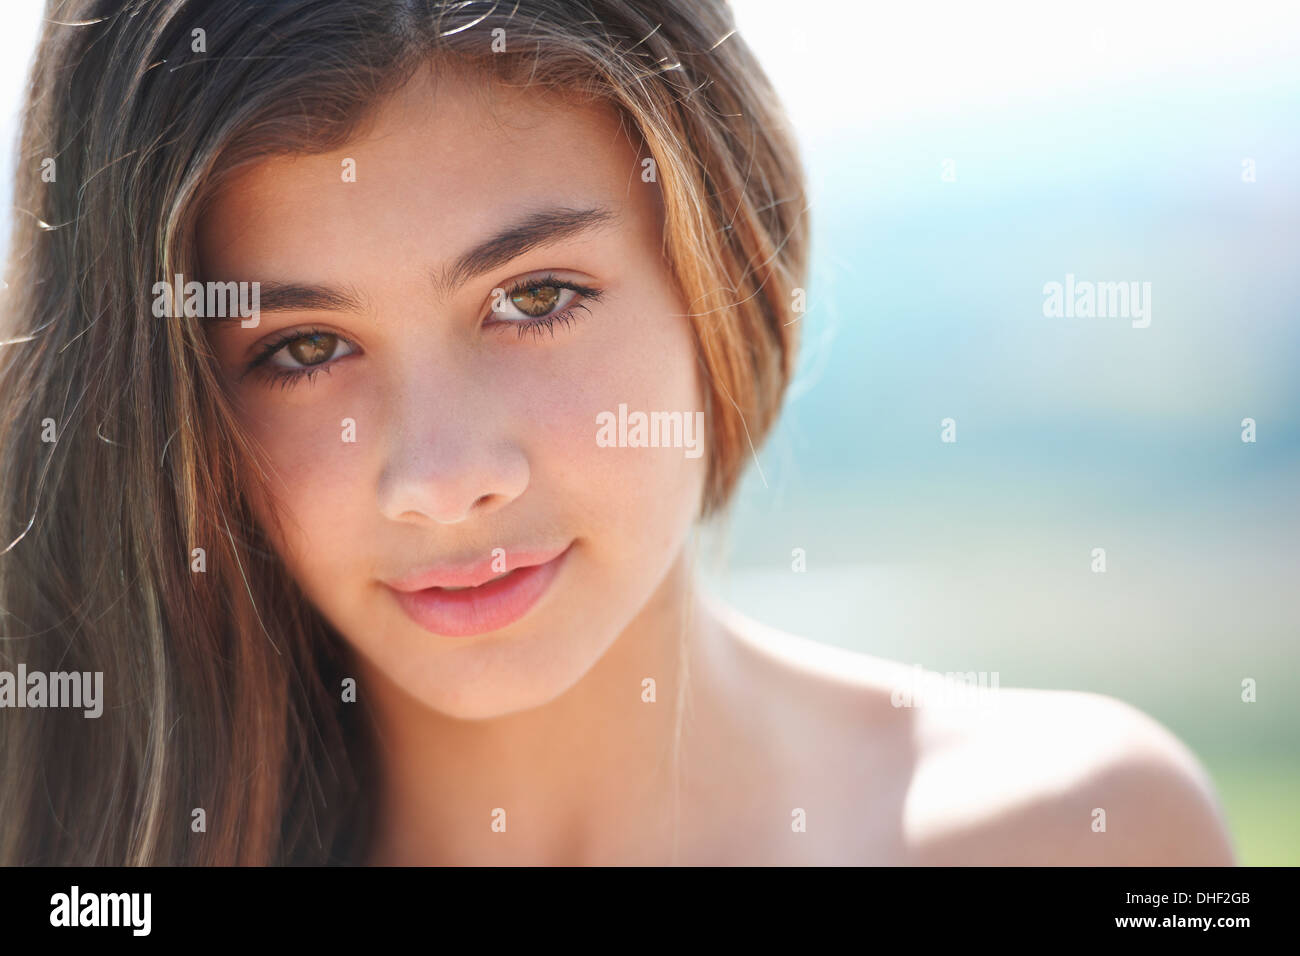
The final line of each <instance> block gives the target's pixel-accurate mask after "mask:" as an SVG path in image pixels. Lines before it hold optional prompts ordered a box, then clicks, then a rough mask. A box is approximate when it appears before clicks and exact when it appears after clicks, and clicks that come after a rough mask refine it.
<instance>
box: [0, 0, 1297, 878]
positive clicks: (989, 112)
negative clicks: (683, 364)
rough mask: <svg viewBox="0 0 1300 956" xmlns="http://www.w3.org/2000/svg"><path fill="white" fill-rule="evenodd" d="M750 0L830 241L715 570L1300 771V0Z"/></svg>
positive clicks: (22, 63) (787, 601) (22, 56)
mask: <svg viewBox="0 0 1300 956" xmlns="http://www.w3.org/2000/svg"><path fill="white" fill-rule="evenodd" d="M24 7H25V5H20V4H16V3H15V4H10V5H9V6H8V7H7V8H6V14H7V23H6V27H7V28H6V30H5V32H4V33H3V35H0V47H2V50H0V52H2V53H3V55H2V56H0V70H3V71H4V75H3V77H0V115H2V117H3V119H4V120H5V121H6V125H5V126H4V127H2V128H0V134H3V136H4V139H5V141H6V142H10V141H11V139H12V129H13V127H12V123H11V122H9V121H11V119H12V115H13V111H14V108H15V106H16V103H17V96H18V94H19V92H20V87H21V84H22V79H23V75H24V70H25V69H26V63H27V58H28V55H29V50H30V45H31V42H32V37H33V35H34V34H33V30H34V28H35V25H36V20H37V16H36V11H37V5H36V4H34V3H33V4H32V5H31V6H30V7H29V8H26V9H25V8H24ZM734 7H735V9H736V12H737V20H738V24H739V27H740V30H741V33H742V35H743V36H744V37H745V39H746V41H747V42H749V43H750V45H751V46H752V47H753V48H754V49H755V50H756V52H757V53H758V56H759V58H760V60H761V61H762V63H763V64H764V66H765V68H766V69H767V71H768V72H769V74H770V76H771V77H772V79H773V81H774V83H775V85H776V87H777V89H778V92H779V94H780V95H781V97H782V99H783V101H784V102H785V103H786V105H787V109H788V111H789V113H790V115H791V118H792V120H793V123H794V125H795V127H796V129H797V131H798V133H799V136H800V140H801V143H802V149H803V151H804V159H805V162H806V165H807V167H808V172H809V179H810V185H811V190H812V212H811V215H812V222H813V230H814V265H813V275H812V278H811V281H810V283H809V288H808V291H809V312H808V313H807V314H806V315H805V317H804V319H803V320H802V324H803V336H804V347H803V352H802V356H801V362H800V372H799V376H798V379H797V381H796V382H795V385H794V387H793V389H792V392H791V395H790V400H789V403H788V406H787V411H786V414H785V417H784V418H783V420H782V423H781V425H780V427H779V429H778V430H777V432H776V433H775V434H774V435H773V437H772V439H771V441H770V442H769V444H768V445H767V447H765V448H764V450H763V452H762V454H761V456H760V460H761V463H762V475H761V477H760V475H759V472H758V471H757V470H756V469H753V470H751V473H750V474H749V475H748V477H747V479H746V481H745V484H744V486H743V489H742V494H741V495H740V498H739V501H738V502H737V507H736V510H735V513H734V515H733V517H732V520H731V522H730V527H729V535H728V537H727V538H726V539H725V540H723V541H722V543H721V546H720V547H722V548H724V549H726V548H729V549H730V558H731V560H730V570H729V571H726V572H721V571H720V572H716V573H714V575H713V581H714V586H715V587H716V588H718V589H719V590H721V591H723V592H724V593H726V594H727V595H728V596H730V597H731V598H732V599H733V600H734V601H735V602H736V603H737V604H738V605H739V606H740V607H741V608H742V609H743V610H746V611H747V612H749V613H751V614H753V615H754V616H757V617H759V618H761V619H763V620H766V621H767V622H769V623H771V624H773V625H775V626H778V627H785V628H787V629H789V630H792V631H795V632H798V633H802V634H806V635H809V636H812V637H816V638H818V639H821V640H825V641H828V642H831V643H835V644H841V645H844V646H850V647H855V648H859V649H862V650H865V651H868V652H870V653H874V654H878V655H881V656H886V657H892V658H895V659H897V660H900V661H903V662H905V663H907V664H909V665H911V664H921V665H923V666H925V667H929V668H933V669H937V670H940V671H945V670H951V671H971V670H974V671H990V672H991V671H997V672H999V674H1000V681H1001V685H1002V686H1047V687H1069V688H1076V689H1087V690H1096V691H1101V692H1105V693H1110V694H1114V695H1116V696H1120V697H1122V698H1124V699H1126V700H1129V701H1131V702H1133V703H1135V704H1137V705H1138V706H1141V707H1143V709H1145V710H1148V711H1149V712H1151V713H1153V714H1154V715H1155V716H1157V717H1158V718H1159V719H1161V720H1162V721H1164V722H1165V723H1166V724H1168V725H1170V726H1171V727H1172V728H1173V729H1174V730H1175V731H1177V732H1178V733H1179V734H1180V735H1182V736H1184V738H1185V739H1187V740H1188V741H1189V742H1190V743H1191V744H1192V746H1193V747H1194V748H1195V749H1196V750H1197V752H1198V753H1200V754H1201V755H1202V756H1203V757H1204V758H1205V759H1206V760H1207V762H1209V763H1210V765H1211V767H1212V770H1216V772H1217V771H1220V770H1221V775H1223V776H1225V777H1226V775H1228V774H1229V773H1230V772H1231V767H1232V766H1235V765H1233V764H1232V763H1231V762H1232V761H1238V762H1240V761H1246V762H1247V763H1248V764H1249V767H1248V769H1249V771H1250V773H1252V774H1254V776H1252V777H1251V778H1250V779H1251V781H1252V782H1251V783H1250V784H1249V788H1250V789H1251V790H1252V792H1259V789H1258V788H1259V787H1262V786H1264V784H1261V783H1258V781H1257V779H1256V778H1257V777H1259V774H1261V773H1263V772H1264V770H1263V769H1261V768H1272V769H1271V770H1270V771H1269V772H1279V768H1280V772H1282V773H1284V774H1289V775H1290V776H1288V777H1286V780H1287V781H1289V782H1284V783H1281V784H1275V790H1276V792H1275V796H1276V797H1277V800H1276V801H1275V803H1274V805H1275V806H1276V805H1281V804H1283V803H1287V802H1288V801H1289V805H1290V806H1291V807H1292V809H1294V807H1295V806H1296V805H1300V792H1298V791H1297V789H1296V785H1297V781H1300V756H1298V755H1300V740H1297V735H1298V733H1300V730H1298V728H1300V652H1298V651H1297V647H1298V646H1300V642H1298V641H1297V638H1298V637H1300V598H1298V597H1297V577H1298V573H1300V543H1298V542H1300V507H1298V505H1297V502H1298V501H1300V498H1298V496H1297V481H1298V479H1300V415H1298V414H1297V412H1298V406H1297V397H1298V390H1297V381H1296V374H1295V370H1296V368H1297V363H1298V360H1300V325H1298V324H1297V321H1296V320H1297V311H1298V306H1300V268H1297V266H1296V259H1297V251H1298V250H1300V242H1298V240H1300V217H1298V213H1300V4H1297V3H1292V2H1288V3H1274V2H1262V3H1253V4H1245V5H1233V4H1227V3H1222V4H1213V5H1211V4H1196V3H1132V2H1124V3H1117V2H1088V3H1079V4H1069V5H1064V4H1056V3H1019V4H1009V3H992V4H969V3H952V4H932V3H904V4H881V3H874V2H857V0H853V2H845V3H836V2H830V0H805V2H802V3H798V4H790V3H788V2H784V0H736V2H735V3H734ZM25 18H26V19H25ZM1247 159H1249V160H1253V163H1254V168H1255V177H1256V181H1255V182H1249V183H1248V182H1243V179H1242V168H1243V167H1242V164H1243V160H1247ZM945 160H951V165H950V166H949V167H948V168H949V169H951V170H952V172H953V173H955V178H954V179H953V181H944V178H943V172H944V169H945V165H944V163H945ZM3 164H4V165H3V167H0V175H2V178H3V180H4V188H5V189H8V188H9V179H10V177H11V173H12V166H11V153H10V151H8V150H6V152H5V153H4V155H3ZM0 241H3V240H0ZM1067 274H1073V275H1074V276H1076V277H1077V278H1078V279H1080V280H1090V281H1097V282H1110V281H1138V282H1149V283H1151V289H1152V293H1151V324H1150V327H1149V328H1145V329H1136V328H1133V327H1132V326H1131V323H1130V322H1129V321H1128V320H1127V319H1121V318H1091V319H1089V318H1071V319H1065V318H1046V317H1044V315H1043V308H1042V305H1043V292H1042V290H1043V286H1044V284H1045V283H1048V282H1053V281H1056V282H1064V281H1065V277H1066V275H1067ZM949 417H951V418H953V419H955V420H956V422H957V437H958V440H957V442H956V443H955V444H944V443H941V442H940V435H939V428H940V421H941V419H944V418H949ZM1245 417H1251V418H1254V419H1255V420H1256V421H1257V423H1258V426H1257V428H1258V441H1257V442H1256V443H1254V444H1245V443H1243V442H1242V441H1241V439H1240V435H1241V427H1240V423H1241V420H1242V419H1243V418H1245ZM1096 547H1104V548H1105V549H1106V552H1107V566H1108V567H1107V571H1106V573H1105V574H1095V573H1093V572H1092V571H1091V560H1092V559H1091V553H1092V549H1093V548H1096ZM794 548H802V549H804V550H805V552H806V555H807V571H806V572H803V573H796V572H794V571H792V569H791V560H792V559H791V552H792V550H793V549H794ZM1247 677H1252V678H1254V679H1256V680H1257V681H1258V686H1259V702H1258V703H1257V704H1254V705H1247V704H1243V703H1241V701H1240V692H1241V691H1240V686H1241V681H1242V679H1243V678H1247ZM1252 761H1253V763H1252ZM1279 779H1280V778H1279ZM1276 788H1281V789H1276ZM1236 799H1237V798H1234V800H1236ZM1241 799H1242V800H1245V799H1246V798H1245V797H1242V798H1241ZM1233 806H1234V807H1236V808H1237V812H1236V816H1235V819H1234V822H1235V823H1237V824H1239V825H1240V826H1245V825H1246V824H1244V823H1242V822H1241V819H1242V817H1243V816H1244V815H1245V811H1244V810H1241V809H1240V808H1241V807H1243V806H1245V804H1244V803H1241V802H1234V804H1233ZM1261 812H1267V811H1261ZM1287 827H1290V830H1289V831H1288V832H1289V833H1290V839H1292V840H1293V841H1294V842H1293V844H1292V846H1293V847H1295V848H1300V835H1297V833H1296V823H1295V815H1294V813H1292V814H1291V816H1290V818H1289V819H1288V820H1287V821H1282V820H1279V819H1273V820H1270V823H1269V830H1268V831H1267V834H1266V835H1264V836H1260V837H1259V839H1261V840H1264V839H1275V838H1276V837H1277V834H1278V833H1279V832H1282V831H1283V830H1285V829H1286V828H1287ZM1286 852H1287V853H1288V854H1291V855H1290V856H1288V857H1287V859H1288V861H1289V862H1292V863H1297V862H1300V849H1294V848H1293V849H1290V850H1287V851H1286ZM1251 853H1253V854H1254V857H1253V858H1254V859H1262V858H1263V856H1264V855H1265V854H1266V849H1264V848H1263V844H1260V845H1258V846H1255V845H1252V850H1251ZM1248 861H1249V860H1248Z"/></svg>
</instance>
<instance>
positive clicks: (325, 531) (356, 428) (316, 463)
mask: <svg viewBox="0 0 1300 956" xmlns="http://www.w3.org/2000/svg"><path fill="white" fill-rule="evenodd" d="M351 371H352V370H350V369H349V370H344V369H339V370H337V371H335V372H332V373H331V377H332V380H331V381H330V384H331V385H332V386H342V387H337V388H334V389H331V390H330V391H331V394H330V395H329V397H328V398H326V399H324V400H320V399H319V398H313V399H312V402H311V403H310V404H307V403H304V402H301V401H295V400H293V399H287V400H286V397H287V395H288V394H289V393H281V392H279V391H275V390H267V391H265V393H257V394H253V395H250V396H249V398H248V401H249V403H250V404H251V403H252V402H255V401H259V400H260V401H261V403H262V407H260V408H259V409H258V411H256V412H254V413H252V414H247V415H244V416H243V418H242V420H243V423H244V426H245V428H246V429H247V430H248V433H249V435H250V437H251V438H253V440H254V441H256V442H257V444H258V445H259V446H260V447H261V448H262V449H263V451H264V453H265V460H266V462H267V464H268V468H269V473H268V486H269V494H271V495H272V497H273V498H274V506H275V507H276V509H277V511H278V512H279V515H280V518H281V522H282V532H281V533H282V538H281V539H280V540H279V541H277V550H278V551H280V553H281V555H282V556H283V557H284V559H285V561H286V563H288V564H289V565H290V566H291V567H294V568H302V567H303V566H304V562H303V560H302V558H303V556H310V566H311V568H312V570H313V572H315V574H313V575H309V576H308V577H312V576H315V575H318V574H319V570H320V569H322V568H326V569H327V568H329V567H331V566H334V565H335V564H340V565H341V564H342V563H343V560H342V559H343V558H345V557H346V555H347V554H348V553H349V549H350V548H352V546H351V545H350V544H349V542H355V541H356V540H357V538H356V537H355V536H356V534H357V533H358V532H359V531H360V530H361V529H363V528H366V527H370V528H373V526H374V518H373V515H368V514H367V513H366V510H365V509H366V506H367V505H370V506H371V510H372V511H373V506H374V496H373V494H372V495H370V496H369V497H367V496H366V491H367V476H368V464H369V463H368V462H367V460H366V456H367V450H366V448H367V445H373V442H374V440H375V439H376V438H377V437H378V432H377V429H378V427H379V422H378V417H377V406H376V404H375V402H374V399H373V398H372V397H371V395H372V393H371V392H369V391H368V390H365V389H360V388H357V387H355V386H356V384H357V382H358V381H359V378H358V377H356V376H349V374H348V373H349V372H351ZM320 381H321V378H319V377H318V378H317V379H316V382H317V383H319V382H320ZM311 387H312V383H306V382H304V383H301V384H299V385H298V386H297V388H298V390H299V392H300V393H302V394H303V395H305V394H308V390H309V389H311ZM317 394H319V392H318V393H317ZM267 396H273V397H274V398H273V400H268V398H267ZM271 505H272V503H271V502H266V501H262V502H258V503H257V507H258V510H259V513H260V515H261V516H262V517H263V526H264V527H266V526H267V525H268V522H267V521H266V520H265V518H266V515H267V512H268V510H269V508H270V507H271ZM303 583H304V585H305V586H307V588H308V590H311V588H310V582H309V581H303Z"/></svg>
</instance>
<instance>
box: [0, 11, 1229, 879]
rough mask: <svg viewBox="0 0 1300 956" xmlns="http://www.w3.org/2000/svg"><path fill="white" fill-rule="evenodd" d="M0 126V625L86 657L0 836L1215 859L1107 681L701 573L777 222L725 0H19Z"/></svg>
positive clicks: (740, 854) (747, 408) (433, 847)
mask: <svg viewBox="0 0 1300 956" xmlns="http://www.w3.org/2000/svg"><path fill="white" fill-rule="evenodd" d="M19 169H20V173H19V181H18V184H17V192H16V197H17V199H16V203H15V206H16V211H15V223H14V234H13V243H12V253H11V259H10V262H9V267H8V273H7V278H8V282H9V286H10V288H9V289H8V291H7V293H6V295H7V297H8V302H7V303H6V309H5V321H6V328H5V330H4V333H3V335H0V340H3V342H4V345H3V347H2V348H0V361H2V363H3V364H2V366H0V381H3V389H2V392H0V394H2V395H3V398H2V399H0V428H2V429H3V431H2V432H0V443H2V444H3V449H4V453H3V466H2V470H0V502H3V508H4V513H3V519H4V521H3V528H2V529H0V530H2V531H3V534H2V535H0V537H2V538H3V540H2V541H0V548H3V549H4V554H3V557H2V558H0V607H2V608H3V617H2V618H0V628H2V629H3V638H4V640H3V642H0V650H2V653H3V654H4V658H3V663H4V667H5V669H6V670H8V671H16V669H17V668H18V666H19V665H22V666H23V667H24V668H25V670H26V672H27V673H37V672H39V673H46V674H56V673H62V672H79V673H87V674H101V673H102V679H103V698H104V700H103V709H102V714H101V715H100V716H99V717H96V718H88V717H86V716H85V714H84V713H83V712H82V711H80V710H73V709H69V708H52V709H21V710H18V709H8V708H6V709H4V710H3V711H0V714H2V717H0V719H2V720H3V735H2V738H0V739H3V754H2V756H0V759H2V760H3V764H2V765H3V767H4V768H5V770H4V775H3V780H2V781H0V862H3V863H7V864H33V863H46V864H48V863H82V864H145V865H153V864H298V863H371V864H375V863H378V864H394V863H398V864H407V863H412V864H441V863H510V864H537V863H543V864H573V863H643V864H672V863H677V864H719V863H722V864H748V863H777V864H786V863H788V864H796V863H800V864H802V863H816V864H844V863H877V864H917V863H920V864H948V863H1037V864H1050V863H1103V862H1104V863H1227V862H1231V859H1232V856H1231V849H1230V848H1229V846H1228V843H1227V840H1226V837H1225V834H1224V830H1223V826H1222V823H1221V820H1220V817H1219V812H1218V809H1217V806H1216V805H1215V800H1214V797H1213V794H1212V791H1211V790H1210V787H1209V784H1208V782H1207V780H1206V778H1205V775H1204V772H1203V771H1202V770H1201V768H1200V766H1199V765H1198V764H1197V763H1196V762H1195V760H1194V759H1193V758H1192V757H1191V755H1190V754H1189V753H1188V752H1187V751H1186V750H1185V749H1184V748H1183V747H1182V745H1181V744H1179V743H1178V742H1177V741H1176V740H1174V739H1173V738H1172V737H1171V736H1170V735H1169V734H1168V732H1167V731H1165V730H1164V729H1163V728H1161V727H1160V726H1159V725H1157V724H1156V723H1154V722H1153V721H1151V720H1150V719H1149V718H1146V717H1145V716H1143V715H1141V714H1139V713H1137V712H1136V711H1134V710H1132V709H1131V708H1129V707H1127V706H1125V705H1122V704H1120V703H1118V702H1117V701H1113V700H1109V699H1105V698H1100V697H1096V696H1093V695H1086V694H1072V693H1052V692H1032V691H1007V690H1001V691H998V692H997V694H995V695H992V696H991V697H990V699H983V700H981V701H980V702H978V704H977V705H975V706H977V707H978V711H979V719H972V717H971V713H970V706H971V704H970V702H966V703H965V704H963V705H962V706H951V705H950V706H940V704H941V703H944V701H942V700H940V698H942V697H944V696H945V695H944V694H943V693H937V692H936V691H935V688H934V687H929V688H928V689H921V688H917V687H914V686H912V684H914V683H915V682H914V680H913V677H912V674H911V673H910V672H909V671H908V670H907V669H905V668H904V667H902V666H901V665H896V664H891V663H889V662H885V661H881V660H877V659H874V658H871V657H868V656H865V655H860V654H852V653H847V652H842V651H834V650H831V649H829V648H825V647H822V646H820V645H815V644H812V643H809V642H806V641H802V640H800V639H799V638H797V637H794V636H790V635H784V634H777V633H774V632H772V631H769V630H767V629H765V628H763V627H762V626H760V625H758V624H757V623H754V622H750V621H746V620H744V619H742V618H740V617H739V616H737V615H735V614H734V613H733V612H731V611H729V610H727V609H726V608H723V607H721V606H718V605H716V604H713V603H711V602H709V601H706V600H704V599H703V598H701V597H700V596H699V595H698V593H697V588H696V585H695V583H694V578H693V554H694V550H695V549H694V540H695V534H696V531H697V528H698V527H699V525H700V523H701V522H703V521H704V520H705V519H708V518H710V517H714V516H717V515H720V514H722V512H723V510H724V508H725V506H726V503H727V501H728V498H729V496H730V495H731V493H732V490H733V489H734V487H735V485H736V483H737V480H738V477H739V475H740V474H741V472H742V470H743V468H744V467H745V466H746V464H747V462H748V461H749V460H750V459H751V458H752V456H753V455H754V454H755V451H756V449H757V448H758V447H759V445H760V443H761V441H762V438H763V436H764V435H765V434H766V433H767V432H768V430H769V429H770V428H771V426H772V424H773V420H774V418H775V416H776V414H777V411H778V409H779V407H780V404H781V399H782V395H783V392H784V389H785V387H786V384H787V382H788V380H789V378H790V374H791V369H792V367H793V363H794V356H795V346H796V335H797V333H798V330H799V324H798V321H797V319H798V314H797V313H796V312H795V311H794V309H793V308H792V302H793V301H794V299H795V297H796V295H797V294H799V293H800V291H801V287H802V284H803V283H804V281H805V275H806V269H807V260H808V253H809V240H808V235H809V232H808V230H809V216H808V209H807V201H806V196H805V191H804V185H803V179H802V172H801V168H800V162H799V158H798V155H797V152H796V149H795V146H794V144H793V142H792V138H791V135H790V133H789V131H788V129H787V127H786V124H785V121H784V119H783V117H782V114H781V112H780V109H779V107H778V106H777V103H776V100H775V97H774V95H773V93H772V90H771V88H770V86H769V85H768V83H767V81H766V79H765V78H764V76H763V73H762V71H761V69H760V68H759V66H758V64H757V63H756V61H755V59H754V57H753V55H752V53H751V52H750V51H749V50H748V49H747V48H746V46H745V45H744V43H743V41H742V39H741V37H740V36H739V35H737V34H736V32H735V29H734V26H733V21H732V18H731V14H730V10H729V9H728V7H727V6H726V5H725V3H723V2H722V0H708V2H701V0H581V2H575V0H521V2H518V3H514V4H496V3H493V4H489V3H449V2H448V3H443V2H436V0H348V2H342V0H274V2H264V3H257V4H249V3H237V2H233V0H208V2H202V0H190V2H183V3H174V2H166V3H164V2H162V0H125V2H124V0H111V2H110V0H95V2H89V0H78V2H71V0H68V2H64V0H54V2H52V3H51V4H50V8H49V10H48V11H47V21H46V24H45V27H44V34H43V36H42V38H41V41H40V46H39V49H38V52H37V56H36V59H35V65H34V69H33V74H32V84H31V92H30V97H29V100H28V107H27V111H26V113H25V117H24V126H23V134H22V143H21V161H20V164H19ZM18 690H19V691H20V692H21V691H24V690H25V688H19V689H18ZM29 700H30V695H29ZM948 703H949V704H951V702H948ZM38 704H39V701H38ZM1098 809H1101V810H1103V811H1104V814H1103V816H1104V817H1105V819H1106V821H1107V825H1105V826H1104V827H1102V828H1100V829H1099V828H1098V826H1097V820H1098V816H1097V813H1096V811H1097V810H1098Z"/></svg>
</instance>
